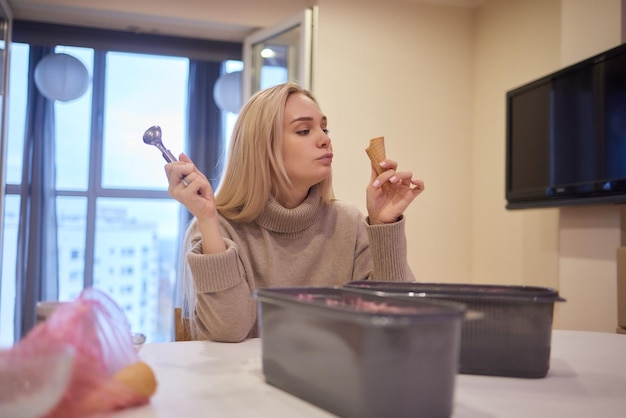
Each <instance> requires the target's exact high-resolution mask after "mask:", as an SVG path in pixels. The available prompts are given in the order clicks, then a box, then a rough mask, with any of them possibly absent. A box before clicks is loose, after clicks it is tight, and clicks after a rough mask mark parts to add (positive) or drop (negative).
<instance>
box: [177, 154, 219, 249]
mask: <svg viewBox="0 0 626 418" xmlns="http://www.w3.org/2000/svg"><path fill="white" fill-rule="evenodd" d="M165 173H166V174H167V180H168V181H169V187H168V189H167V191H168V193H169V194H170V196H172V197H173V198H174V199H176V200H178V201H179V202H180V203H182V204H183V205H184V206H185V207H186V208H187V209H188V210H189V212H191V214H192V215H193V216H195V217H196V219H197V221H198V227H199V228H200V234H201V235H202V252H203V253H204V254H212V253H217V252H222V251H225V250H226V244H225V243H224V239H223V238H222V235H221V230H220V226H219V221H218V216H217V206H216V205H215V196H214V194H213V188H212V187H211V183H210V182H209V180H208V179H207V178H206V176H205V175H204V174H202V172H201V171H200V170H198V168H197V167H196V166H195V165H194V164H193V162H192V161H191V159H189V157H187V155H185V154H180V156H179V160H178V161H175V162H172V163H168V164H166V165H165Z"/></svg>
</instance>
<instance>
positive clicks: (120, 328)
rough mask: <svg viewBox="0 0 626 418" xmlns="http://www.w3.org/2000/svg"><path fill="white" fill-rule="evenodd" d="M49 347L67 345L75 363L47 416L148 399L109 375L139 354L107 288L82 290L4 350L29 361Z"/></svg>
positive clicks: (84, 412)
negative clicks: (16, 342) (12, 345)
mask: <svg viewBox="0 0 626 418" xmlns="http://www.w3.org/2000/svg"><path fill="white" fill-rule="evenodd" d="M51 347H66V348H67V349H69V350H70V351H71V352H72V354H73V367H72V371H71V375H70V378H69V382H68V383H67V386H66V388H65V391H64V392H63V395H62V397H61V398H60V400H59V402H58V403H56V405H55V406H54V407H53V408H52V409H51V410H50V411H49V412H47V414H45V415H44V416H45V417H47V418H57V417H59V418H60V417H63V418H73V417H79V416H80V417H84V416H88V415H90V414H96V413H102V412H108V411H113V410H117V409H122V408H126V407H130V406H137V405H142V404H145V403H147V402H148V401H149V398H148V397H146V396H142V395H140V394H137V393H136V392H134V391H132V390H129V387H128V386H126V385H125V384H124V383H122V382H119V381H117V380H115V379H114V378H113V376H114V374H115V373H116V372H118V371H119V370H121V369H123V368H124V367H126V366H129V365H131V364H134V363H136V362H138V361H139V356H138V354H137V351H136V350H135V347H134V346H133V342H132V336H131V331H130V327H129V325H128V321H127V319H126V316H125V314H124V312H123V311H122V310H121V309H120V307H119V306H118V305H117V304H116V303H115V302H114V301H113V300H112V299H111V298H109V297H108V296H107V295H106V294H105V293H103V292H101V291H99V290H97V289H93V288H89V289H85V290H84V291H83V292H82V293H81V295H80V296H79V297H78V298H77V299H76V300H75V301H74V302H72V303H69V304H65V305H62V306H60V307H59V308H57V310H55V311H54V313H53V314H52V315H51V316H50V317H49V318H48V320H47V321H46V322H44V323H42V324H40V325H38V326H36V327H35V328H33V330H32V331H31V332H29V333H28V334H27V335H26V336H25V337H24V338H23V339H22V340H21V341H20V342H19V343H18V344H16V345H15V346H14V347H13V348H12V349H11V350H10V351H9V352H8V353H7V354H5V355H7V356H11V357H12V359H13V360H14V362H15V361H17V362H20V361H21V362H24V363H27V362H29V361H31V360H34V359H37V358H41V356H43V355H45V353H47V352H49V349H50V348H51Z"/></svg>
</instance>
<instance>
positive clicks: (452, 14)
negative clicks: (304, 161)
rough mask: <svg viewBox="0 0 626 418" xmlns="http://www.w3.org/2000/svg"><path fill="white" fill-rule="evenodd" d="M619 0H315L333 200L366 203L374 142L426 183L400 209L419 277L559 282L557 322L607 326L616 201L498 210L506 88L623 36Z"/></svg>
mask: <svg viewBox="0 0 626 418" xmlns="http://www.w3.org/2000/svg"><path fill="white" fill-rule="evenodd" d="M621 3H622V0H485V1H484V2H483V3H482V5H481V6H480V7H478V8H477V9H466V8H457V7H450V6H437V5H432V4H428V3H419V2H407V1H405V0H389V1H387V2H380V1H372V0H340V1H338V0H319V1H318V4H319V6H320V9H319V10H320V22H319V36H318V50H317V54H318V55H317V61H316V68H315V72H314V73H315V75H314V90H315V93H316V94H317V97H318V99H319V100H320V102H321V105H322V108H323V110H324V112H325V113H326V114H327V115H328V116H329V119H330V130H331V135H332V137H333V143H334V147H335V152H336V160H335V161H336V163H335V173H334V182H335V189H336V193H337V195H338V197H340V198H342V199H345V200H350V201H353V202H355V203H357V204H359V205H360V206H361V208H362V209H364V187H365V184H366V182H367V180H368V176H369V163H368V160H367V158H366V156H365V153H364V152H363V149H364V148H365V147H366V146H367V142H368V140H369V138H372V137H374V136H379V135H384V136H385V137H386V141H387V148H388V154H389V156H390V157H391V158H394V159H396V160H398V161H399V163H400V166H401V167H403V168H405V169H410V170H412V171H413V172H414V173H415V175H416V176H418V177H421V178H423V179H424V180H425V182H426V191H425V192H424V193H423V195H422V196H420V197H419V198H418V200H417V201H416V202H415V203H414V204H413V205H412V206H411V208H410V209H409V211H408V212H407V227H408V229H407V233H408V239H409V251H410V252H409V257H410V264H411V267H412V268H413V270H414V271H415V273H416V275H417V278H418V280H424V281H449V282H474V283H509V284H526V285H538V286H549V287H555V288H558V289H559V291H560V292H561V294H562V295H563V296H564V297H565V298H567V300H568V301H567V302H566V303H564V304H560V306H559V307H558V308H557V318H556V321H555V326H556V327H559V328H571V329H589V330H598V331H614V330H615V325H616V323H617V320H616V296H615V280H616V279H615V276H616V274H615V270H616V263H615V248H616V247H617V246H619V236H620V235H619V234H620V227H619V217H618V216H617V213H616V210H617V209H616V208H615V207H606V206H604V207H588V208H568V209H532V210H517V211H507V210H506V209H505V199H504V146H505V144H504V135H505V113H504V111H505V109H504V104H505V102H504V99H505V93H506V91H507V90H509V89H512V88H514V87H517V86H519V85H521V84H524V83H526V82H528V81H531V80H532V79H535V78H538V77H540V76H543V75H545V74H547V73H549V72H552V71H555V70H557V69H559V68H561V67H562V66H564V65H567V64H569V63H572V62H575V61H578V60H580V59H584V58H585V57H587V56H589V55H593V54H595V53H598V52H601V51H603V50H605V49H608V48H610V47H612V46H615V45H617V44H619V43H620V41H621V30H622V28H621V20H620V19H621V16H622V8H621Z"/></svg>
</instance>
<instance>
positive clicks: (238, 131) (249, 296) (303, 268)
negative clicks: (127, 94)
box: [165, 83, 424, 342]
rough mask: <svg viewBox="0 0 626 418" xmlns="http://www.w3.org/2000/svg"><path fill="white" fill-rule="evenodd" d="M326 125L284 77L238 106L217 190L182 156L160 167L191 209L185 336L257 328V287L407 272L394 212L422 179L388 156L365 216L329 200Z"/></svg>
mask: <svg viewBox="0 0 626 418" xmlns="http://www.w3.org/2000/svg"><path fill="white" fill-rule="evenodd" d="M327 124H328V121H327V118H326V116H325V115H324V114H323V113H322V112H321V110H320V107H319V106H318V104H317V101H316V100H315V98H314V97H313V95H312V94H311V93H310V92H309V91H307V90H305V89H302V88H300V87H299V86H298V85H296V84H294V83H286V84H281V85H278V86H275V87H272V88H269V89H267V90H264V91H261V92H259V93H257V94H256V95H254V96H253V97H252V98H251V99H250V101H249V102H248V103H247V104H246V105H245V106H244V108H243V109H242V111H241V113H240V115H239V119H238V120H237V123H236V125H235V128H234V131H233V137H232V141H231V145H230V150H229V159H228V162H227V165H226V168H225V172H224V175H223V178H222V181H221V183H220V186H219V188H218V190H217V192H216V193H214V191H213V190H212V188H211V185H210V183H209V181H208V180H207V178H206V177H205V176H204V174H202V173H201V172H200V171H198V169H197V168H196V167H195V166H194V165H193V163H192V161H191V160H190V159H189V158H188V157H187V156H186V155H184V154H181V155H180V160H179V161H178V162H174V163H169V164H167V165H166V166H165V170H166V173H167V177H168V181H169V189H168V191H169V193H170V194H171V195H172V197H174V198H175V199H176V200H178V201H179V202H181V203H182V204H183V205H185V207H187V209H188V210H189V211H190V212H191V213H192V214H193V216H194V220H193V221H192V223H191V224H190V226H189V228H188V230H187V238H186V250H185V256H186V257H185V258H186V260H185V262H184V263H185V266H184V267H185V268H184V271H185V274H183V277H182V278H181V280H182V283H183V288H184V291H183V295H184V298H185V301H184V308H185V310H186V311H187V312H188V315H189V316H190V318H191V324H192V327H191V328H192V329H191V331H192V335H193V338H195V339H211V340H214V341H227V342H238V341H242V340H244V339H246V338H251V337H257V336H258V330H257V306H256V301H255V300H254V290H255V289H257V288H265V287H292V286H336V285H342V284H343V283H345V282H347V281H349V280H365V279H375V280H395V281H397V280H414V278H413V274H412V273H411V270H410V268H409V266H408V263H407V255H406V237H405V232H404V219H403V216H402V215H403V213H404V210H405V209H406V208H407V207H408V205H409V204H410V203H411V202H412V201H413V200H414V199H415V197H417V195H419V194H420V193H421V192H422V191H423V190H424V184H423V182H422V181H421V180H416V179H413V175H412V173H411V172H408V171H396V162H395V161H392V160H386V161H385V162H383V163H381V166H382V167H383V168H384V169H385V171H383V172H382V174H380V175H377V174H376V171H375V170H374V168H373V167H372V175H371V178H370V181H369V184H368V185H367V188H366V203H367V212H368V216H367V217H365V216H364V215H363V214H361V213H360V212H359V210H358V209H357V208H356V206H354V205H352V204H349V203H346V202H343V201H340V200H336V199H335V198H334V195H333V189H332V183H331V174H332V161H333V148H332V142H331V139H330V137H329V135H328V129H327ZM183 178H184V179H185V181H184V182H183V181H182V180H183ZM385 183H388V184H390V185H391V186H390V187H385V188H383V187H381V186H382V185H383V184H385Z"/></svg>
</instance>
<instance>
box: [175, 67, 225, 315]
mask: <svg viewBox="0 0 626 418" xmlns="http://www.w3.org/2000/svg"><path fill="white" fill-rule="evenodd" d="M221 70H222V63H221V62H211V61H195V60H190V61H189V77H188V81H187V83H188V84H187V86H188V90H187V98H188V99H187V100H188V101H187V144H188V145H187V150H186V154H187V155H189V158H191V159H192V161H193V162H194V164H195V165H196V167H198V169H199V170H200V171H202V172H203V173H204V174H205V175H206V176H207V178H208V179H209V181H210V182H211V186H213V189H215V188H216V187H217V185H218V184H219V180H220V176H221V174H222V168H223V154H224V146H225V144H224V141H223V140H222V112H221V110H220V109H219V108H218V107H217V104H215V100H214V99H213V86H215V82H216V81H217V79H218V78H219V77H220V75H221ZM191 219H192V216H191V214H190V213H189V211H188V210H187V209H186V208H184V207H183V208H182V209H181V214H180V225H181V226H182V228H181V231H180V239H179V242H180V243H182V240H183V238H184V235H185V230H186V226H187V225H188V224H189V222H190V221H191ZM180 257H184V254H182V253H181V254H180ZM180 261H181V262H182V261H183V260H182V259H181V260H180ZM175 289H176V290H175V293H176V294H175V297H174V300H175V301H176V303H177V304H178V306H181V303H182V300H181V295H180V293H179V290H180V286H179V284H177V285H176V286H175ZM186 314H187V313H186V312H185V315H186Z"/></svg>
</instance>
